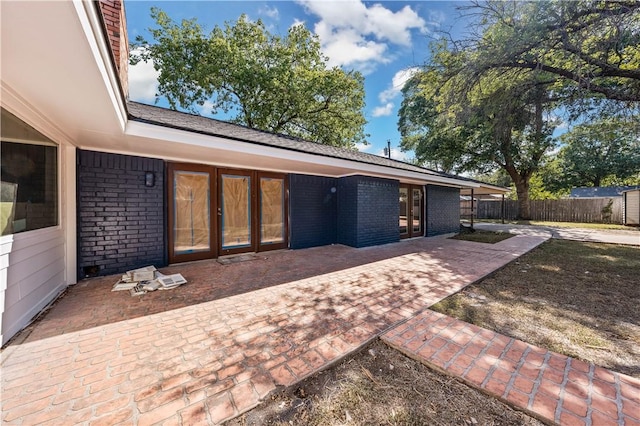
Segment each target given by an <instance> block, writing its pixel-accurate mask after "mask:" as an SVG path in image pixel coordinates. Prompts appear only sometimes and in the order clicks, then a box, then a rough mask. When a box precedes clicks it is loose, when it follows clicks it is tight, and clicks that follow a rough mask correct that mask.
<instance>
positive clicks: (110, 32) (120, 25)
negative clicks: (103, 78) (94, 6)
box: [98, 0, 129, 96]
mask: <svg viewBox="0 0 640 426" xmlns="http://www.w3.org/2000/svg"><path fill="white" fill-rule="evenodd" d="M98 4H99V6H100V13H101V14H102V21H103V23H104V26H105V28H104V29H105V33H106V35H107V38H108V39H109V45H110V47H111V53H112V55H113V61H114V63H115V66H116V69H117V70H118V73H119V76H120V83H121V85H122V89H123V90H124V93H125V96H128V93H129V77H128V74H129V37H128V36H127V19H126V16H125V12H124V7H123V3H122V1H121V0H99V2H98Z"/></svg>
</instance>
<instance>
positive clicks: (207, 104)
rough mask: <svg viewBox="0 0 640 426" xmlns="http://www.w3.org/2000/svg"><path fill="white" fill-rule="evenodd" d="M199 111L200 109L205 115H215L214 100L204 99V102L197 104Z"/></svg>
mask: <svg viewBox="0 0 640 426" xmlns="http://www.w3.org/2000/svg"><path fill="white" fill-rule="evenodd" d="M197 109H198V111H200V115H204V116H208V117H213V114H212V111H213V102H211V101H208V100H207V101H204V103H203V104H202V105H198V106H197Z"/></svg>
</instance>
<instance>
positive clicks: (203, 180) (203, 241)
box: [173, 171, 211, 254]
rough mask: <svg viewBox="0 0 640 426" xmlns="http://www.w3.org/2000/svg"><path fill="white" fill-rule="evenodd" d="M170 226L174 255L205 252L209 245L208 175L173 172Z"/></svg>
mask: <svg viewBox="0 0 640 426" xmlns="http://www.w3.org/2000/svg"><path fill="white" fill-rule="evenodd" d="M173 188H174V192H173V193H174V194H175V195H174V200H173V202H174V212H175V215H174V216H175V219H174V223H173V236H174V244H173V250H174V253H175V254H185V253H194V252H199V251H208V250H209V249H210V247H211V242H210V241H209V236H210V234H211V233H210V232H209V231H210V226H211V224H210V223H209V219H210V217H211V215H210V214H209V206H210V203H209V174H208V173H203V172H186V171H176V172H175V173H174V179H173Z"/></svg>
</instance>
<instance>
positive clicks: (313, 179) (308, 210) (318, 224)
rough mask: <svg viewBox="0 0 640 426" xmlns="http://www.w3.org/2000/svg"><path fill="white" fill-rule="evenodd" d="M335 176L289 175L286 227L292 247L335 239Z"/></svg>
mask: <svg viewBox="0 0 640 426" xmlns="http://www.w3.org/2000/svg"><path fill="white" fill-rule="evenodd" d="M337 185H338V181H337V179H334V178H330V177H321V176H307V175H297V174H292V175H289V215H290V219H289V228H290V234H291V238H290V246H291V248H292V249H300V248H306V247H315V246H324V245H328V244H334V243H335V242H336V214H337V194H336V193H335V192H332V191H331V188H337Z"/></svg>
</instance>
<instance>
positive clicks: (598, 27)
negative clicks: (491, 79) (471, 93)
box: [467, 0, 640, 107]
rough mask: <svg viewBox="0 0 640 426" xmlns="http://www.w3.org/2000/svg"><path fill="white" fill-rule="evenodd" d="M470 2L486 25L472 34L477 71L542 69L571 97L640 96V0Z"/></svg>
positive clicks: (481, 24) (631, 98)
mask: <svg viewBox="0 0 640 426" xmlns="http://www.w3.org/2000/svg"><path fill="white" fill-rule="evenodd" d="M468 10H470V11H471V13H473V14H476V15H479V18H480V20H479V27H480V28H481V29H482V30H483V37H480V38H475V39H470V40H467V42H468V46H470V48H471V49H473V50H475V51H478V52H481V54H480V55H479V56H478V58H477V59H478V61H477V62H476V63H475V64H474V66H473V68H472V69H471V74H472V75H475V76H476V77H480V76H482V75H483V74H484V73H485V72H486V71H487V70H490V69H493V70H503V71H506V70H509V71H511V70H540V71H544V72H545V73H546V74H547V75H548V76H549V77H550V78H551V80H553V84H554V86H555V89H556V91H557V92H562V94H563V95H568V96H569V97H568V98H567V99H569V98H571V99H573V100H588V101H589V100H594V99H595V100H599V99H609V100H614V101H621V102H631V103H633V102H638V101H640V31H639V27H638V22H640V2H637V1H635V0H617V1H602V0H597V1H592V0H576V1H560V0H552V1H537V2H522V1H516V0H510V1H495V0H491V1H483V2H480V1H475V2H474V3H473V5H472V6H470V7H469V8H468ZM588 104H589V102H587V103H586V104H583V105H588ZM636 107H637V105H636Z"/></svg>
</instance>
